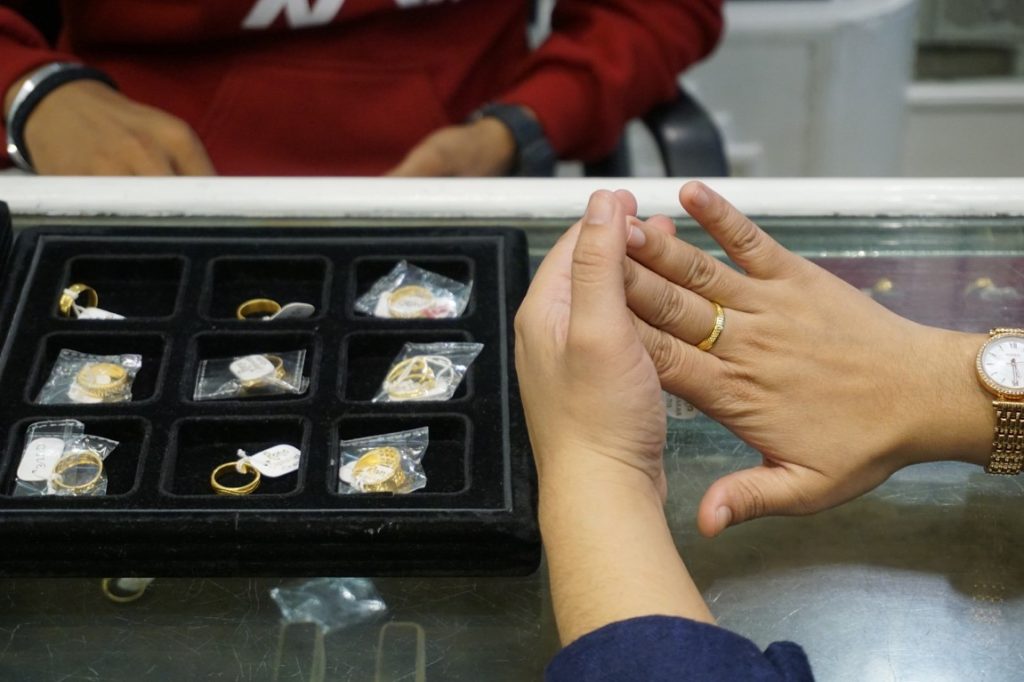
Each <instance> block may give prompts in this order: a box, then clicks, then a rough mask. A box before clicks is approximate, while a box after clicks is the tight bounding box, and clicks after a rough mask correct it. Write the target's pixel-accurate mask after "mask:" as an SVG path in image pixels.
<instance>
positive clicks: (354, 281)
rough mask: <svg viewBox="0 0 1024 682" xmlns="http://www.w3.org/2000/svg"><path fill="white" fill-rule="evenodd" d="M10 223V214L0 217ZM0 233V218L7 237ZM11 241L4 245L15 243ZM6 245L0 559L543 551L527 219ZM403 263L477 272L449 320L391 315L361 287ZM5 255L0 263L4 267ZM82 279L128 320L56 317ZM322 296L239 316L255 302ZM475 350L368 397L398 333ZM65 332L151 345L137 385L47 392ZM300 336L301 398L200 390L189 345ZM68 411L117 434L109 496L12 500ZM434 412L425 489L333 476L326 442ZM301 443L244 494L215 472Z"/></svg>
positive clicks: (164, 571)
mask: <svg viewBox="0 0 1024 682" xmlns="http://www.w3.org/2000/svg"><path fill="white" fill-rule="evenodd" d="M0 218H2V216H0ZM9 233H10V228H9V226H5V225H4V224H3V222H0V246H2V245H4V239H5V238H6V236H5V235H9ZM5 251H9V252H10V255H9V257H7V258H5V257H4V256H5ZM5 251H0V280H2V282H3V295H2V296H0V325H2V326H0V330H2V331H0V334H2V335H0V342H2V344H3V345H2V349H0V544H2V546H3V548H4V551H3V552H2V553H0V575H65V576H71V575H76V576H80V575H108V576H109V575H116V576H121V575H146V576H165V575H167V576H170V575H277V576H283V575H487V574H524V573H529V572H532V571H533V570H535V569H536V567H537V565H538V563H539V560H540V536H539V531H538V526H537V521H536V482H535V476H534V471H533V463H532V459H531V454H530V450H529V440H528V437H527V433H526V428H525V422H524V419H523V415H522V408H521V405H520V403H519V397H518V386H517V382H516V378H515V373H514V370H513V331H512V319H513V315H514V313H515V310H516V308H517V307H518V305H519V303H520V301H521V300H522V297H523V295H524V294H525V291H526V287H527V285H528V281H529V271H528V269H529V265H528V252H527V247H526V239H525V236H524V234H523V233H522V232H521V231H517V230H510V229H489V228H478V229H477V228H459V229H441V228H438V229H430V228H386V229H376V228H363V229H357V228H341V229H339V228H326V227H325V228H295V229H288V228H268V229H255V228H254V229H246V228H216V227H210V228H201V229H200V228H188V229H184V228H158V229H148V230H146V231H145V232H143V231H141V230H138V229H129V228H113V227H110V228H102V227H85V228H83V227H74V228H70V227H45V228H34V229H27V230H24V231H22V232H20V233H18V234H17V236H16V239H15V240H14V246H13V250H11V249H5ZM401 259H406V260H408V261H409V262H411V263H414V264H416V265H419V266H421V267H424V268H426V269H429V270H433V271H435V272H439V273H441V274H444V275H447V276H449V277H452V278H454V279H457V280H460V281H468V280H470V279H472V280H473V293H472V297H471V299H470V302H469V305H468V307H467V309H466V311H465V313H464V314H463V316H462V317H461V318H458V319H447V320H388V319H376V318H371V317H367V316H363V315H361V314H359V313H357V312H355V311H354V308H353V304H354V301H355V299H356V297H357V296H358V295H359V294H361V293H363V292H365V291H366V290H367V289H368V288H369V287H370V285H371V284H372V283H373V282H374V281H375V280H376V279H377V278H378V277H380V276H381V275H383V274H385V273H386V272H387V271H388V270H390V268H391V267H392V266H393V265H394V264H395V263H397V262H398V261H399V260H401ZM5 262H6V266H5V265H3V264H4V263H5ZM79 281H81V282H84V283H86V284H89V285H90V286H92V287H94V288H96V289H97V290H98V291H99V294H100V307H102V308H105V309H107V310H112V311H116V312H118V313H120V314H122V315H125V316H127V318H128V319H125V320H123V321H114V320H74V319H66V318H61V317H59V316H58V314H57V301H58V298H59V296H60V292H61V291H62V290H63V289H64V288H65V287H66V286H68V285H70V284H72V283H75V282H79ZM261 296H262V297H268V298H273V299H276V300H278V301H280V302H282V303H284V302H290V301H303V302H308V303H312V304H313V305H315V306H316V314H315V315H314V317H312V318H310V319H306V320H289V321H284V320H281V321H240V320H236V319H233V318H234V313H235V308H236V306H237V305H238V304H239V303H241V302H242V301H243V300H245V299H249V298H256V297H261ZM469 340H472V341H477V342H480V343H483V344H484V350H483V352H482V353H481V354H480V356H479V357H478V358H477V359H476V361H475V362H474V363H473V365H472V367H471V368H470V370H469V372H468V374H467V376H466V378H465V380H464V381H463V383H462V385H461V386H460V388H459V390H458V391H457V392H456V394H455V396H454V397H453V398H452V400H450V401H447V402H418V403H412V402H409V403H373V402H371V398H372V396H373V394H374V392H375V390H376V388H377V387H378V386H379V384H380V381H381V378H382V377H383V375H384V373H386V371H387V368H388V366H389V364H390V362H391V360H392V359H393V357H394V356H395V355H396V354H397V352H398V351H399V349H400V348H401V346H402V345H403V344H404V343H405V342H407V341H414V342H433V341H469ZM62 348H72V349H75V350H79V351H83V352H89V353H101V354H116V353H128V352H131V353H141V354H142V356H143V367H142V370H141V371H140V372H139V374H138V376H137V377H136V379H135V383H134V386H133V401H132V402H130V403H119V404H109V403H107V404H98V405H39V404H36V403H35V402H34V400H35V395H36V393H37V392H38V390H39V389H40V387H41V386H42V384H43V382H44V381H45V379H46V377H47V376H48V374H49V372H50V368H51V366H52V365H53V362H54V359H55V358H56V356H57V353H58V352H59V351H60V349H62ZM300 348H301V349H305V350H306V351H307V360H306V376H307V377H308V378H309V388H308V390H307V391H306V393H305V394H303V395H297V396H275V397H271V398H248V399H239V400H220V401H209V402H195V401H193V400H192V391H193V388H194V385H195V377H196V372H197V366H198V362H199V360H200V359H203V358H207V357H225V356H230V355H237V354H246V353H252V352H273V351H287V350H296V349H300ZM64 418H71V419H77V420H79V421H81V422H83V423H84V424H85V425H86V432H87V433H89V434H92V435H98V436H105V437H108V438H113V439H115V440H118V441H120V446H119V447H118V448H117V449H116V450H115V451H114V453H113V454H112V455H110V457H109V458H108V459H107V461H106V463H105V467H104V468H105V470H106V472H107V474H108V477H109V484H108V490H107V494H106V495H103V496H93V497H87V496H78V497H69V496H42V497H19V496H14V495H13V494H12V493H13V491H14V488H15V481H16V470H17V465H18V462H19V461H20V458H21V452H22V448H23V446H24V439H25V433H26V429H27V427H28V425H30V424H31V423H33V422H36V421H40V420H49V419H64ZM420 426H428V427H429V428H430V446H429V449H428V450H427V453H426V456H425V457H424V460H423V465H424V469H425V472H426V475H427V479H428V480H427V485H426V487H425V488H424V489H422V490H419V491H416V492H413V493H409V494H405V495H392V494H390V493H372V494H356V495H342V494H339V493H338V492H337V485H336V482H337V475H338V470H337V466H338V451H339V447H338V441H339V439H341V438H355V437H361V436H368V435H374V434H381V433H388V432H392V431H399V430H404V429H409V428H415V427H420ZM277 443H290V444H293V445H296V446H298V447H300V448H301V450H302V452H303V459H302V464H301V468H300V470H299V471H298V472H296V473H292V474H289V475H287V476H284V477H282V478H279V479H267V478H264V480H263V482H262V484H261V485H260V487H259V488H258V489H257V490H256V491H255V492H253V493H252V494H250V495H245V496H223V495H217V494H215V493H214V491H213V490H212V489H211V487H210V483H209V476H210V472H211V471H212V470H213V468H214V467H215V466H217V465H218V464H221V463H223V462H227V461H231V460H232V459H233V458H234V457H235V454H234V453H235V451H236V449H238V448H245V449H246V450H248V451H249V452H250V453H252V452H254V451H255V450H257V449H261V448H262V447H268V446H270V445H274V444H277Z"/></svg>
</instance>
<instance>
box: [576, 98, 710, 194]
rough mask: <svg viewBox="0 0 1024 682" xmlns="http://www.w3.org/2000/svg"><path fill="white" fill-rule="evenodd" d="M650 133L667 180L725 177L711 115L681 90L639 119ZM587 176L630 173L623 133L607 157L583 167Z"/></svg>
mask: <svg viewBox="0 0 1024 682" xmlns="http://www.w3.org/2000/svg"><path fill="white" fill-rule="evenodd" d="M642 120H643V123H644V125H645V126H646V127H647V129H648V130H649V131H650V132H651V136H652V137H653V138H654V143H655V145H657V148H658V154H659V156H660V157H661V162H662V165H663V166H664V168H665V175H666V176H668V177H723V176H727V175H729V164H728V162H727V161H726V158H725V146H724V144H723V143H722V136H721V135H720V134H719V132H718V128H717V126H715V123H714V121H712V120H711V116H710V115H708V112H707V111H705V109H704V107H702V106H701V105H700V103H699V102H697V100H695V99H694V98H693V97H691V96H690V94H689V93H687V92H686V91H685V90H680V91H679V95H678V97H676V99H674V100H672V101H671V102H666V103H665V104H660V105H658V106H656V107H654V109H652V110H651V111H649V112H648V113H647V115H645V116H644V117H643V119H642ZM583 169H584V174H585V175H587V176H591V177H627V176H630V175H632V174H633V162H632V158H631V156H630V149H629V144H628V142H627V140H626V135H625V134H623V136H622V138H621V139H620V140H619V143H618V145H617V146H616V147H615V149H614V150H613V151H612V153H611V154H609V155H608V156H606V157H605V158H603V159H601V160H599V161H596V162H594V163H588V164H584V167H583Z"/></svg>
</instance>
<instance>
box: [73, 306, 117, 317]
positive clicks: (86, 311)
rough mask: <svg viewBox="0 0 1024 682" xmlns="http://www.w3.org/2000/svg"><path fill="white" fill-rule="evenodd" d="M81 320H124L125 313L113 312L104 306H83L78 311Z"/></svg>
mask: <svg viewBox="0 0 1024 682" xmlns="http://www.w3.org/2000/svg"><path fill="white" fill-rule="evenodd" d="M78 319H79V320H123V319H124V315H118V314H117V313H112V312H110V311H109V310H103V309H102V308H82V309H81V310H79V311H78Z"/></svg>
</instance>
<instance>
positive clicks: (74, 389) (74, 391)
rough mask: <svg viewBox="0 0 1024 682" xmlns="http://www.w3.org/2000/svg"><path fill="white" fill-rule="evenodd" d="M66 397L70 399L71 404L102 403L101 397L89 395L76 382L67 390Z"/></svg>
mask: <svg viewBox="0 0 1024 682" xmlns="http://www.w3.org/2000/svg"><path fill="white" fill-rule="evenodd" d="M108 381H109V379H108ZM97 383H99V382H97ZM68 397H69V398H71V402H73V403H84V404H95V403H102V402H103V398H102V397H101V396H98V395H95V394H93V393H89V392H88V391H87V390H85V389H84V388H82V387H81V386H79V385H78V383H77V382H76V383H73V384H71V387H70V388H68Z"/></svg>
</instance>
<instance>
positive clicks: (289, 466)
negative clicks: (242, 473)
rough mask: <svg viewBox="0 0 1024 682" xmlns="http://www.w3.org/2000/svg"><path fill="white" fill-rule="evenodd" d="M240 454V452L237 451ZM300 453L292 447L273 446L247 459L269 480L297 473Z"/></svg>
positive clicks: (300, 457)
mask: <svg viewBox="0 0 1024 682" xmlns="http://www.w3.org/2000/svg"><path fill="white" fill-rule="evenodd" d="M239 452H240V454H241V451H239ZM301 459H302V451H301V450H299V449H298V448H297V447H295V446H293V445H275V446H274V447H271V448H267V449H266V450H263V451H261V452H257V453H256V454H255V455H253V456H252V457H250V458H249V463H250V464H252V465H253V466H254V467H256V469H258V470H259V472H260V473H261V474H263V475H264V476H267V477H269V478H277V477H278V476H284V475H285V474H290V473H292V472H293V471H298V469H299V461H300V460H301Z"/></svg>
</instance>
